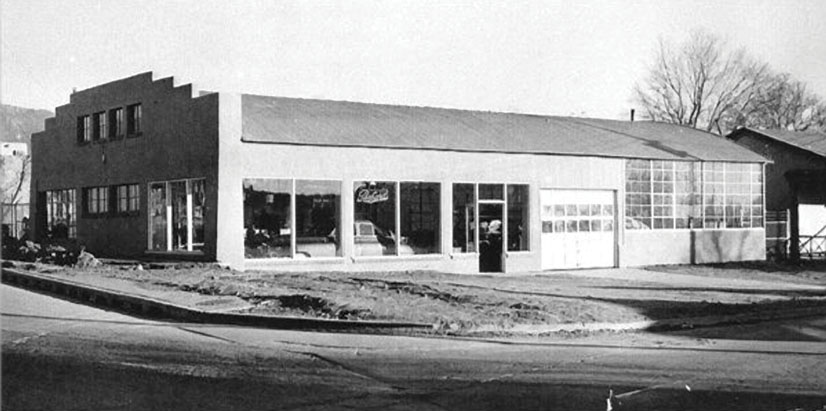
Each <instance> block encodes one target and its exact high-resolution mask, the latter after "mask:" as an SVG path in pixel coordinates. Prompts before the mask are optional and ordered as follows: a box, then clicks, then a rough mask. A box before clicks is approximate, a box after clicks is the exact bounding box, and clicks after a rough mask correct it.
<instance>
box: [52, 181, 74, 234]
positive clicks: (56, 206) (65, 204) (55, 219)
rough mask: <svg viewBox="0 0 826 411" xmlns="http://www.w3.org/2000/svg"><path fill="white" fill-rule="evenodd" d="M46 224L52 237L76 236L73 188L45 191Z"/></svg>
mask: <svg viewBox="0 0 826 411" xmlns="http://www.w3.org/2000/svg"><path fill="white" fill-rule="evenodd" d="M46 225H47V228H48V230H49V231H48V235H49V237H51V238H53V239H58V238H76V237H77V209H76V203H75V190H50V191H47V192H46Z"/></svg>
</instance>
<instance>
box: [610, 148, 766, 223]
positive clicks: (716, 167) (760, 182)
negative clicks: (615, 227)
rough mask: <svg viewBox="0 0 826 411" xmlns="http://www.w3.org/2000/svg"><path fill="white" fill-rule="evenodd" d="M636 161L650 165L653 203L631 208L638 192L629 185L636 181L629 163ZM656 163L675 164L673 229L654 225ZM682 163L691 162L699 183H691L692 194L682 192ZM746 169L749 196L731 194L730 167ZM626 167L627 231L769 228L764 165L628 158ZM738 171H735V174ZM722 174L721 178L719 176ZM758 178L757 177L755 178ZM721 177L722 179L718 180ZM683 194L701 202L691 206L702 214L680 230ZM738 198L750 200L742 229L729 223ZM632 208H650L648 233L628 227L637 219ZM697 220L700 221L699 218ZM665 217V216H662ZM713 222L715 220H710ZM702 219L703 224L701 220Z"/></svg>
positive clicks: (625, 215)
mask: <svg viewBox="0 0 826 411" xmlns="http://www.w3.org/2000/svg"><path fill="white" fill-rule="evenodd" d="M632 161H644V162H646V163H647V164H648V173H649V178H648V184H649V185H650V187H649V188H650V192H651V194H650V196H649V198H650V202H649V203H648V204H642V205H640V204H630V205H629V201H628V199H629V196H632V195H636V194H638V193H637V192H636V191H629V189H628V188H629V184H632V183H634V182H636V180H634V181H630V180H629V172H628V164H629V162H632ZM655 162H660V163H663V162H666V163H668V162H670V163H672V164H673V166H672V167H671V173H672V180H671V182H672V184H673V187H672V192H671V204H672V205H671V207H673V209H672V213H671V216H670V217H669V218H670V219H671V220H672V222H673V223H672V227H669V228H657V227H656V224H654V220H655V219H656V218H657V216H656V215H655V207H657V206H659V205H658V204H656V202H655V201H654V194H655V188H654V183H655V182H656V180H655V178H654V172H655V171H656V170H655V168H654V163H655ZM678 163H688V164H690V168H689V170H691V171H690V173H689V175H694V178H695V180H692V181H690V184H691V186H692V189H693V190H696V191H694V192H692V193H689V192H682V191H678V182H679V181H680V180H679V178H678V172H679V170H678V169H679V167H678ZM698 165H699V166H698ZM735 166H736V167H742V168H743V169H745V170H746V171H745V172H743V173H742V174H744V175H747V179H746V180H748V181H746V182H744V183H742V184H744V185H747V186H748V190H746V191H748V193H747V194H737V193H734V192H732V194H729V193H728V191H729V189H730V188H731V187H729V185H732V186H733V183H730V182H729V180H728V176H727V169H728V168H729V167H731V168H734V167H735ZM623 168H624V185H623V186H624V188H625V190H624V197H625V198H624V199H625V202H624V204H623V208H624V211H623V216H622V217H623V223H622V226H623V229H625V230H631V231H648V230H652V231H653V230H657V231H669V230H672V231H675V230H676V231H685V230H702V229H707V230H721V229H728V230H737V229H759V228H765V212H766V210H765V201H766V199H765V178H766V177H765V167H764V166H763V165H762V164H761V163H753V162H726V161H679V160H652V159H625V162H624V163H623ZM734 172H735V171H732V173H734ZM718 175H719V176H718ZM755 176H757V177H755ZM718 177H719V178H718ZM712 186H713V187H715V190H714V192H710V191H709V190H710V189H711V187H712ZM681 195H690V196H693V197H695V198H699V203H696V199H695V200H694V201H693V204H688V206H689V207H698V208H699V214H698V215H696V216H689V217H688V219H689V222H688V223H687V224H686V225H687V227H679V226H678V220H679V219H681V217H680V216H678V207H680V206H684V205H683V204H678V202H677V199H678V197H679V196H681ZM737 195H740V196H744V195H747V196H748V198H749V201H747V202H745V203H743V204H747V205H748V218H747V219H743V221H745V220H748V225H747V226H744V224H743V223H742V222H741V224H740V226H739V227H732V226H729V224H728V221H729V220H730V219H731V218H730V217H729V216H728V215H727V208H728V207H731V206H730V205H729V204H730V200H729V197H730V196H731V197H735V196H737ZM716 197H719V198H720V201H719V204H718V202H717V201H715V202H714V204H713V205H712V204H710V203H709V201H710V199H711V198H716ZM758 197H759V198H760V200H761V201H760V204H755V203H754V202H755V200H757V199H758ZM741 206H742V204H741ZM632 207H643V208H645V207H647V208H648V209H649V214H650V217H648V218H649V219H650V221H651V224H650V226H649V228H648V230H645V229H640V228H633V227H632V228H628V227H626V222H625V219H626V218H633V217H631V216H629V215H628V212H629V210H631V208H632ZM708 207H714V208H715V209H718V208H719V209H720V210H721V211H720V212H721V214H720V215H716V214H713V215H710V214H709V213H708V212H707V211H708V210H707V208H708ZM757 209H759V210H760V212H759V215H757V214H755V210H757ZM695 217H696V218H695ZM660 218H662V217H660ZM710 219H711V220H710ZM698 220H699V221H698ZM755 221H757V222H758V225H755Z"/></svg>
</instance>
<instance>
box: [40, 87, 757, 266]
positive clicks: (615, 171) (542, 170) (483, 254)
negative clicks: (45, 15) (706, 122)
mask: <svg viewBox="0 0 826 411" xmlns="http://www.w3.org/2000/svg"><path fill="white" fill-rule="evenodd" d="M32 154H33V167H32V173H33V176H32V193H33V194H32V215H34V216H36V218H35V226H34V230H35V235H37V236H39V237H40V238H45V237H47V236H52V237H74V238H77V240H78V241H80V242H82V243H84V244H86V245H87V248H88V249H89V250H90V251H92V252H93V253H96V254H98V255H104V256H141V257H143V256H158V257H161V256H163V257H168V256H172V257H176V258H177V257H181V258H183V257H186V258H193V257H194V258H202V259H206V260H214V261H218V262H221V263H225V264H228V265H231V266H233V267H237V268H242V269H243V268H247V269H249V268H271V267H275V268H279V269H287V270H375V269H399V270H409V269H436V270H444V271H453V272H469V273H473V272H479V271H494V272H497V271H500V272H501V271H506V272H513V271H527V270H542V269H558V268H577V267H614V266H634V265H646V264H664V263H694V262H716V261H733V260H757V259H763V258H764V243H765V232H764V229H763V218H764V211H763V210H764V208H763V169H764V163H765V159H764V158H763V157H761V156H759V155H757V154H755V153H753V152H751V151H749V150H747V149H744V148H742V147H740V146H738V145H736V144H734V143H732V142H730V141H727V140H725V139H721V138H719V137H716V136H714V135H711V134H708V133H705V132H702V131H698V130H695V129H690V128H685V127H681V126H676V125H669V124H662V123H652V122H623V121H611V120H596V119H582V118H565V117H551V116H537V115H524V114H511V113H490V112H478V111H464V110H452V109H439V108H428V107H403V106H389V105H379V104H364V103H351V102H336V101H322V100H304V99H294V98H279V97H266V96H255V95H246V94H244V95H238V94H228V93H220V92H219V93H200V92H197V91H195V90H194V89H193V88H192V87H191V86H190V85H183V86H176V85H175V84H174V81H173V80H172V79H169V78H167V79H154V78H153V76H152V74H151V73H145V74H140V75H137V76H134V77H130V78H126V79H123V80H118V81H115V82H112V83H108V84H104V85H100V86H97V87H94V88H91V89H88V90H83V91H79V92H76V93H73V94H72V95H71V98H70V102H69V104H66V105H64V106H61V107H58V108H57V109H56V114H55V117H54V118H52V119H49V120H47V122H46V130H45V131H43V132H41V133H38V134H35V135H34V136H33V139H32Z"/></svg>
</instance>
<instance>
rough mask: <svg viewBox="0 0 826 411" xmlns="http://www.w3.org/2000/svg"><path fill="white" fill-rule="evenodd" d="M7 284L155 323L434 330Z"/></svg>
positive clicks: (31, 278)
mask: <svg viewBox="0 0 826 411" xmlns="http://www.w3.org/2000/svg"><path fill="white" fill-rule="evenodd" d="M2 281H3V283H5V284H8V285H11V286H16V287H19V288H25V289H30V290H33V291H40V292H43V291H46V292H48V293H51V294H56V295H59V296H64V297H68V298H69V299H72V300H76V301H80V302H82V303H85V304H88V305H92V306H96V307H101V308H104V309H109V310H113V311H120V312H124V313H128V314H137V315H140V316H142V317H147V318H154V319H167V320H174V321H181V322H190V323H206V324H225V325H242V326H253V327H262V328H273V329H283V330H324V331H371V330H372V331H378V330H385V331H387V330H397V331H398V330H411V331H412V330H419V331H421V330H424V329H427V330H430V329H432V328H433V325H432V324H421V323H403V322H389V321H351V320H332V319H331V320H326V319H318V318H304V317H287V316H265V315H251V314H236V313H226V312H210V311H204V310H198V309H194V308H190V307H186V306H182V305H178V304H175V303H171V302H168V301H163V300H158V299H154V298H151V297H148V296H138V295H133V294H126V293H123V292H120V291H115V290H110V289H105V288H100V287H94V286H90V285H87V284H79V283H76V282H74V281H71V280H65V279H58V278H54V277H50V276H45V275H40V274H36V273H30V272H23V271H20V270H16V269H12V268H5V267H4V268H3V269H2Z"/></svg>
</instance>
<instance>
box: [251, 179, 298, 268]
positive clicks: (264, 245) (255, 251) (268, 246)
mask: <svg viewBox="0 0 826 411" xmlns="http://www.w3.org/2000/svg"><path fill="white" fill-rule="evenodd" d="M291 191H292V181H290V180H276V179H247V180H244V229H245V236H244V256H245V257H246V258H289V257H291V254H292V253H291V245H290V237H291V232H290V231H291V227H290V193H291Z"/></svg>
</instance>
